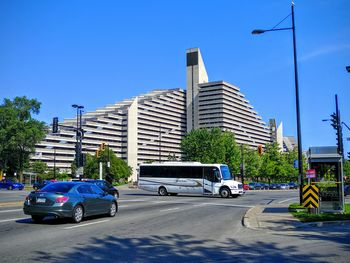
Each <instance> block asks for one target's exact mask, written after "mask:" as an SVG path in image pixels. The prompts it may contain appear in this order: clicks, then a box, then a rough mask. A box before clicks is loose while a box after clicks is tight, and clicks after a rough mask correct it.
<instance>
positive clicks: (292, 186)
mask: <svg viewBox="0 0 350 263" xmlns="http://www.w3.org/2000/svg"><path fill="white" fill-rule="evenodd" d="M288 185H289V189H298V185H297V184H296V183H294V182H291V183H289V184H288Z"/></svg>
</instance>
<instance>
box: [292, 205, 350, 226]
mask: <svg viewBox="0 0 350 263" xmlns="http://www.w3.org/2000/svg"><path fill="white" fill-rule="evenodd" d="M289 211H290V213H291V214H292V215H293V216H294V217H296V218H298V219H299V220H300V221H301V222H320V221H338V220H350V204H345V213H344V214H331V213H322V214H309V213H308V211H307V209H306V208H304V207H302V206H300V205H299V204H291V205H290V206H289Z"/></svg>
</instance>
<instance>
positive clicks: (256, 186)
mask: <svg viewBox="0 0 350 263" xmlns="http://www.w3.org/2000/svg"><path fill="white" fill-rule="evenodd" d="M260 189H262V186H261V184H260V183H254V182H252V183H249V190H260Z"/></svg>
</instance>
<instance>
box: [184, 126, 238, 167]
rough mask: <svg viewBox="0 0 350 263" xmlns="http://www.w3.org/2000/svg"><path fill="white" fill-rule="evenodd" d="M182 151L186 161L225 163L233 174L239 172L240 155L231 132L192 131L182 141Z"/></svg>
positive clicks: (212, 130)
mask: <svg viewBox="0 0 350 263" xmlns="http://www.w3.org/2000/svg"><path fill="white" fill-rule="evenodd" d="M181 150H182V152H183V153H184V160H185V161H198V162H201V163H225V164H227V165H228V166H229V167H230V169H231V172H233V173H238V172H239V165H240V153H239V148H238V147H237V144H236V142H235V137H234V134H233V133H231V132H228V131H221V130H220V129H219V128H214V129H196V130H192V131H191V132H189V133H188V134H187V135H186V136H185V138H184V139H183V140H182V142H181Z"/></svg>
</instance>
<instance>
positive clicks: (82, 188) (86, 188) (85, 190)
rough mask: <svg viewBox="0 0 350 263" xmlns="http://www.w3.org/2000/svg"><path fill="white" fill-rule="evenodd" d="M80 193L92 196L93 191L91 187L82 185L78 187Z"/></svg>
mask: <svg viewBox="0 0 350 263" xmlns="http://www.w3.org/2000/svg"><path fill="white" fill-rule="evenodd" d="M78 192H79V193H80V194H92V193H93V192H92V190H91V188H90V185H81V186H79V187H78Z"/></svg>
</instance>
